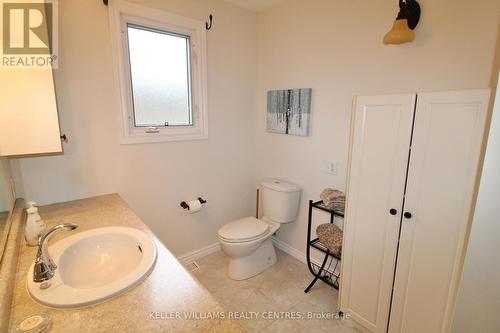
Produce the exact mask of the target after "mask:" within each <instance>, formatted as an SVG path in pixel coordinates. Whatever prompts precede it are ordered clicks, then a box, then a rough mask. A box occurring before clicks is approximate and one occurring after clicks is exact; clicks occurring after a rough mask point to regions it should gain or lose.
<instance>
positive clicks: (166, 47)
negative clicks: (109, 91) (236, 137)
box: [110, 0, 208, 144]
mask: <svg viewBox="0 0 500 333" xmlns="http://www.w3.org/2000/svg"><path fill="white" fill-rule="evenodd" d="M111 4H112V7H111V8H110V24H111V34H112V41H113V54H114V55H115V56H116V57H115V58H116V59H117V61H116V64H115V66H116V71H115V72H116V79H117V82H118V84H117V86H118V87H119V94H120V97H121V113H122V123H123V136H122V143H125V144H128V143H147V142H162V141H178V140H194V139H205V138H207V135H208V133H207V131H208V126H207V114H206V113H207V108H206V69H205V67H206V65H205V61H206V60H205V48H206V46H205V28H204V23H203V22H200V21H196V20H193V19H189V18H185V17H180V16H177V15H173V14H169V13H166V12H163V11H159V10H156V9H151V8H147V7H143V6H139V5H135V4H131V3H127V2H125V1H120V0H115V1H113V2H112V3H111Z"/></svg>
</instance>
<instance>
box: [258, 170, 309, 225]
mask: <svg viewBox="0 0 500 333" xmlns="http://www.w3.org/2000/svg"><path fill="white" fill-rule="evenodd" d="M261 186H262V211H263V214H264V217H265V218H268V219H269V220H271V221H273V222H278V223H290V222H293V221H295V219H296V218H297V213H298V212H299V202H300V192H301V191H302V189H301V188H300V186H299V185H297V184H294V183H291V182H287V181H284V180H279V179H270V180H267V181H264V182H262V184H261Z"/></svg>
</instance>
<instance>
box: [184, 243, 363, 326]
mask: <svg viewBox="0 0 500 333" xmlns="http://www.w3.org/2000/svg"><path fill="white" fill-rule="evenodd" d="M277 254H278V262H277V263H276V264H275V265H274V266H272V267H270V268H268V269H267V270H266V271H264V272H263V273H261V274H259V275H257V276H255V277H253V278H250V279H248V280H244V281H234V280H231V279H230V278H229V277H227V275H226V267H227V262H228V258H227V257H226V255H225V254H224V253H223V252H217V253H214V254H211V255H209V256H206V257H204V258H201V259H199V260H197V261H196V262H197V263H198V265H199V266H200V268H199V269H197V270H195V271H193V274H194V275H195V276H196V277H197V278H198V280H199V281H200V282H201V283H202V284H203V285H204V286H205V288H207V289H208V290H209V291H210V292H211V293H212V295H213V296H214V297H215V298H216V299H217V300H218V301H219V302H220V303H221V304H222V305H223V306H224V307H225V308H226V310H227V311H228V312H237V313H244V312H246V314H247V316H253V318H252V319H240V320H238V321H239V323H240V324H241V325H242V326H243V327H244V328H245V329H246V330H247V331H248V332H249V333H254V332H255V333H256V332H263V333H264V332H265V333H270V332H273V333H278V332H287V333H291V332H311V333H312V332H330V333H333V332H359V331H358V330H357V329H356V328H354V327H353V323H352V322H351V321H350V320H348V319H346V320H337V319H307V316H308V314H309V313H315V314H316V315H319V314H321V313H325V314H330V315H332V314H333V313H335V312H337V296H338V294H337V291H336V290H335V289H333V288H331V287H330V286H328V285H327V284H325V283H323V282H322V281H318V282H317V283H316V285H315V286H314V288H313V289H312V290H311V291H310V292H309V293H308V294H305V293H304V288H305V287H306V286H307V285H308V284H309V282H310V281H311V274H310V273H309V271H308V269H307V267H306V265H305V264H304V263H302V262H300V261H298V260H297V259H295V258H293V257H291V256H289V255H288V254H286V253H284V252H281V251H277ZM268 311H271V312H273V313H275V314H276V313H278V312H285V314H283V315H287V314H289V315H292V314H295V315H296V313H299V312H300V313H301V316H302V319H286V318H283V319H264V318H262V317H263V316H264V315H267V312H268ZM250 312H257V313H258V318H255V316H257V315H252V314H249V313H250ZM265 313H266V314H265ZM276 315H278V314H276ZM268 317H269V316H268Z"/></svg>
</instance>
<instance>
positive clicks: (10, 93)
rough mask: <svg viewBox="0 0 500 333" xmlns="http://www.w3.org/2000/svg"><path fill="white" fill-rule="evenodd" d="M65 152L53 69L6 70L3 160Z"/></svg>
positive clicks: (1, 94)
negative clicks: (18, 156)
mask: <svg viewBox="0 0 500 333" xmlns="http://www.w3.org/2000/svg"><path fill="white" fill-rule="evenodd" d="M59 152H62V146H61V139H60V131H59V119H58V115H57V106H56V96H55V90H54V82H53V78H52V70H51V69H21V68H19V69H10V70H2V74H1V78H0V156H16V155H33V154H47V153H59Z"/></svg>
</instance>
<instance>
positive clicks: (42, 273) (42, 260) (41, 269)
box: [33, 223, 78, 282]
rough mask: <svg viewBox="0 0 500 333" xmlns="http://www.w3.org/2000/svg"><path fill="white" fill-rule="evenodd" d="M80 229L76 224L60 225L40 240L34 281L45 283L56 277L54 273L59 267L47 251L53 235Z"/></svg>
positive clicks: (46, 232) (49, 230)
mask: <svg viewBox="0 0 500 333" xmlns="http://www.w3.org/2000/svg"><path fill="white" fill-rule="evenodd" d="M76 228H78V224H74V223H65V224H59V225H56V226H55V227H52V228H49V229H47V230H46V231H45V232H44V233H43V234H42V235H41V236H40V237H39V238H38V252H37V255H36V259H35V267H34V269H33V281H35V282H43V281H47V280H49V279H51V278H52V277H54V272H55V270H56V269H57V265H56V264H55V262H54V261H53V260H52V258H51V257H50V255H49V251H48V249H47V247H48V246H47V243H48V241H49V239H50V237H52V235H53V234H54V233H56V232H58V231H63V230H68V231H71V230H75V229H76Z"/></svg>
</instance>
